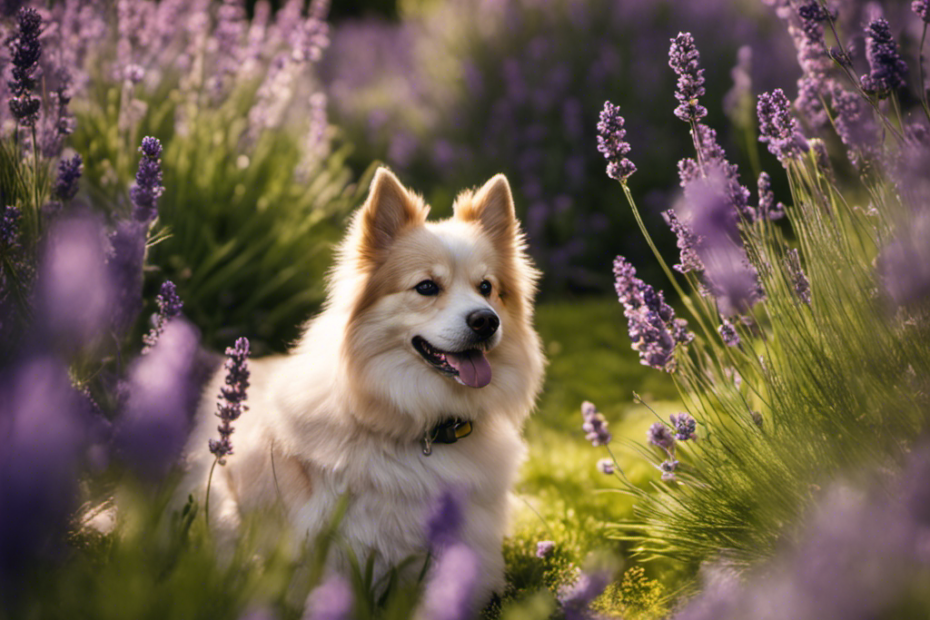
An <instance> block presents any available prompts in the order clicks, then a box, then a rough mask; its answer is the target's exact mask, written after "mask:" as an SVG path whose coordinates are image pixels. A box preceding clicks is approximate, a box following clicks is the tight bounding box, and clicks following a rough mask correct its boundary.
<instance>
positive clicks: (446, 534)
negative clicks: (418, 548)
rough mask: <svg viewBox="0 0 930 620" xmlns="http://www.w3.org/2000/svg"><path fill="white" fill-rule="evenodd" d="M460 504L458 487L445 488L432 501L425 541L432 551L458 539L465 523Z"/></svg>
mask: <svg viewBox="0 0 930 620" xmlns="http://www.w3.org/2000/svg"><path fill="white" fill-rule="evenodd" d="M462 504H463V498H462V494H461V491H459V490H458V489H446V490H445V491H443V492H442V493H441V494H440V495H439V497H438V498H437V499H436V501H435V502H434V503H433V507H432V510H431V511H430V514H429V515H428V517H427V519H426V542H427V544H428V545H429V548H430V550H431V551H433V552H434V553H436V552H439V551H440V550H441V549H443V548H444V547H448V546H450V545H452V544H453V543H455V542H456V541H458V539H459V534H460V533H461V530H462V526H463V525H464V524H465V515H464V513H463V512H462Z"/></svg>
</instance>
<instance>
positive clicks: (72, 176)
mask: <svg viewBox="0 0 930 620" xmlns="http://www.w3.org/2000/svg"><path fill="white" fill-rule="evenodd" d="M83 171H84V160H83V159H81V156H80V154H75V155H74V157H72V158H71V159H65V158H62V159H61V160H60V161H59V162H58V179H57V180H56V181H55V187H54V190H53V191H54V193H55V197H56V198H58V200H61V201H68V200H71V199H72V198H74V196H75V195H76V194H77V191H78V179H80V178H81V173H82V172H83Z"/></svg>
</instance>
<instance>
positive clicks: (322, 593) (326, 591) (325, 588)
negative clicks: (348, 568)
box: [303, 574, 355, 620]
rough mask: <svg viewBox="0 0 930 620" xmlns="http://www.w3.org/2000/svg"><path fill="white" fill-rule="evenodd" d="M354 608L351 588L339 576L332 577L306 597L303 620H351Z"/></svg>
mask: <svg viewBox="0 0 930 620" xmlns="http://www.w3.org/2000/svg"><path fill="white" fill-rule="evenodd" d="M354 607H355V598H354V596H353V594H352V587H351V586H350V585H349V583H348V582H347V581H346V580H345V579H343V578H342V577H340V576H339V575H335V574H334V575H332V576H330V577H328V578H327V579H326V581H324V582H323V583H321V584H320V585H318V586H317V587H316V588H314V589H313V591H312V592H311V593H310V596H308V597H307V605H306V610H305V611H304V616H303V618H304V620H351V618H352V617H353V614H352V611H353V608H354Z"/></svg>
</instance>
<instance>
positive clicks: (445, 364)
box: [413, 336, 491, 388]
mask: <svg viewBox="0 0 930 620" xmlns="http://www.w3.org/2000/svg"><path fill="white" fill-rule="evenodd" d="M413 348H414V349H416V350H417V353H419V354H420V355H421V356H423V359H425V360H426V361H427V362H428V363H429V364H430V365H431V366H433V368H435V369H436V370H438V371H439V372H442V373H445V374H447V375H450V376H451V377H453V378H455V380H456V381H458V382H459V383H461V384H462V385H467V386H470V387H474V388H481V387H484V386H486V385H487V384H489V383H490V382H491V365H490V364H489V363H488V358H487V357H485V355H484V351H479V350H478V349H467V350H465V351H456V352H452V351H442V350H440V349H437V348H436V347H434V346H433V345H431V344H430V343H428V342H427V341H426V340H425V339H424V338H422V337H420V336H416V337H414V339H413Z"/></svg>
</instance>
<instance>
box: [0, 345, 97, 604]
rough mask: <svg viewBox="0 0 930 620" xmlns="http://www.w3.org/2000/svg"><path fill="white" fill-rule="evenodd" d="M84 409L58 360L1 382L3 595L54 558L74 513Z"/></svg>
mask: <svg viewBox="0 0 930 620" xmlns="http://www.w3.org/2000/svg"><path fill="white" fill-rule="evenodd" d="M86 413H87V411H86V409H84V408H82V400H81V398H80V396H79V394H78V393H77V391H76V390H75V389H74V388H72V387H71V381H70V379H69V378H68V369H67V368H66V367H65V365H64V364H62V363H61V362H59V361H58V360H54V359H51V358H45V357H39V358H33V359H30V360H24V361H23V362H21V363H20V364H18V365H17V366H14V367H11V368H8V369H7V373H6V374H5V375H3V376H0V588H2V585H3V581H4V578H5V577H8V578H10V579H19V578H21V577H22V576H23V574H24V569H25V568H26V565H27V563H29V562H30V561H32V560H34V559H36V558H37V556H38V557H41V556H47V555H49V554H50V552H52V551H54V549H55V546H56V543H57V542H59V541H60V540H61V538H62V537H63V535H64V533H65V528H66V526H67V523H68V515H69V513H70V512H71V510H72V509H73V508H74V507H75V505H76V500H77V487H78V474H79V470H78V466H79V461H80V457H81V455H82V453H83V450H84V447H85V443H86V429H87V427H88V423H87V420H85V419H84V418H85V414H86Z"/></svg>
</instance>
